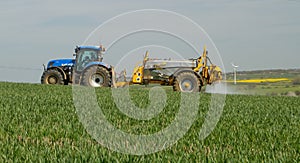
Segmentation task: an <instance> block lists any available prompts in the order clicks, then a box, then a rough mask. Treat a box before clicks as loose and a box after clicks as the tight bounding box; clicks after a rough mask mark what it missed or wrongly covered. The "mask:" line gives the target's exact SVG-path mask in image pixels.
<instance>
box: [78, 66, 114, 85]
mask: <svg viewBox="0 0 300 163" xmlns="http://www.w3.org/2000/svg"><path fill="white" fill-rule="evenodd" d="M81 84H82V85H85V86H90V87H110V86H111V75H110V73H109V71H108V70H107V69H106V68H104V67H99V66H93V67H90V68H89V69H87V70H86V71H85V72H84V74H83V76H82V81H81Z"/></svg>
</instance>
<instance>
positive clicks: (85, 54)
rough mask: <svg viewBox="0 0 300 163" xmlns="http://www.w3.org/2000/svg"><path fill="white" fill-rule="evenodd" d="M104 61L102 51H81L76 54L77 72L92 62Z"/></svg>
mask: <svg viewBox="0 0 300 163" xmlns="http://www.w3.org/2000/svg"><path fill="white" fill-rule="evenodd" d="M102 59H103V57H102V55H101V53H100V51H97V50H94V49H81V50H80V51H78V53H77V54H76V70H77V71H82V70H83V68H84V67H85V66H86V65H87V64H88V63H90V62H97V61H98V62H101V61H102Z"/></svg>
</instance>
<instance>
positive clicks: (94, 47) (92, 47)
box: [79, 45, 101, 50]
mask: <svg viewBox="0 0 300 163" xmlns="http://www.w3.org/2000/svg"><path fill="white" fill-rule="evenodd" d="M79 48H80V49H94V50H101V48H100V46H86V45H84V46H79Z"/></svg>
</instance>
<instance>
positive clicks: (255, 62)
mask: <svg viewBox="0 0 300 163" xmlns="http://www.w3.org/2000/svg"><path fill="white" fill-rule="evenodd" d="M139 9H164V10H170V11H173V12H177V13H179V14H182V15H185V16H187V17H189V18H190V19H192V20H194V21H195V22H196V23H198V24H199V25H200V26H201V27H203V28H204V30H205V31H206V32H207V33H208V34H209V35H210V37H211V38H212V40H213V41H214V43H215V44H216V46H217V48H218V49H219V51H220V54H221V57H222V59H223V63H224V66H225V69H226V71H227V72H228V71H232V70H231V69H232V68H231V66H230V63H231V62H234V63H236V64H238V65H240V69H241V70H257V69H277V68H300V65H299V61H300V56H299V55H298V54H299V51H300V46H299V43H300V19H299V16H300V1H298V0H252V1H250V0H249V1H242V0H236V1H235V0H219V1H207V0H205V1H204V0H186V1H179V0H151V1H138V0H130V1H120V0H116V1H99V0H89V1H84V0H61V1H58V0H52V1H39V0H10V1H1V2H0V20H1V26H0V35H1V37H0V42H1V44H0V47H1V54H0V55H1V60H0V74H1V76H0V81H15V82H34V83H35V82H39V80H40V76H41V74H42V66H41V65H42V64H46V63H47V61H48V60H49V59H53V58H71V57H72V53H73V49H74V47H75V46H76V45H78V44H81V43H82V42H83V41H84V40H85V38H86V37H87V35H88V34H89V33H90V32H91V31H92V30H94V29H95V28H96V27H97V26H98V25H100V24H101V23H103V22H104V21H105V20H108V19H110V18H112V17H114V16H116V15H119V14H121V13H124V12H128V11H133V10H139Z"/></svg>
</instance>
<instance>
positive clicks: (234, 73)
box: [231, 63, 239, 84]
mask: <svg viewBox="0 0 300 163" xmlns="http://www.w3.org/2000/svg"><path fill="white" fill-rule="evenodd" d="M231 65H232V67H233V78H234V79H233V80H234V84H236V69H237V68H238V67H239V66H238V65H235V64H233V63H231Z"/></svg>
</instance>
